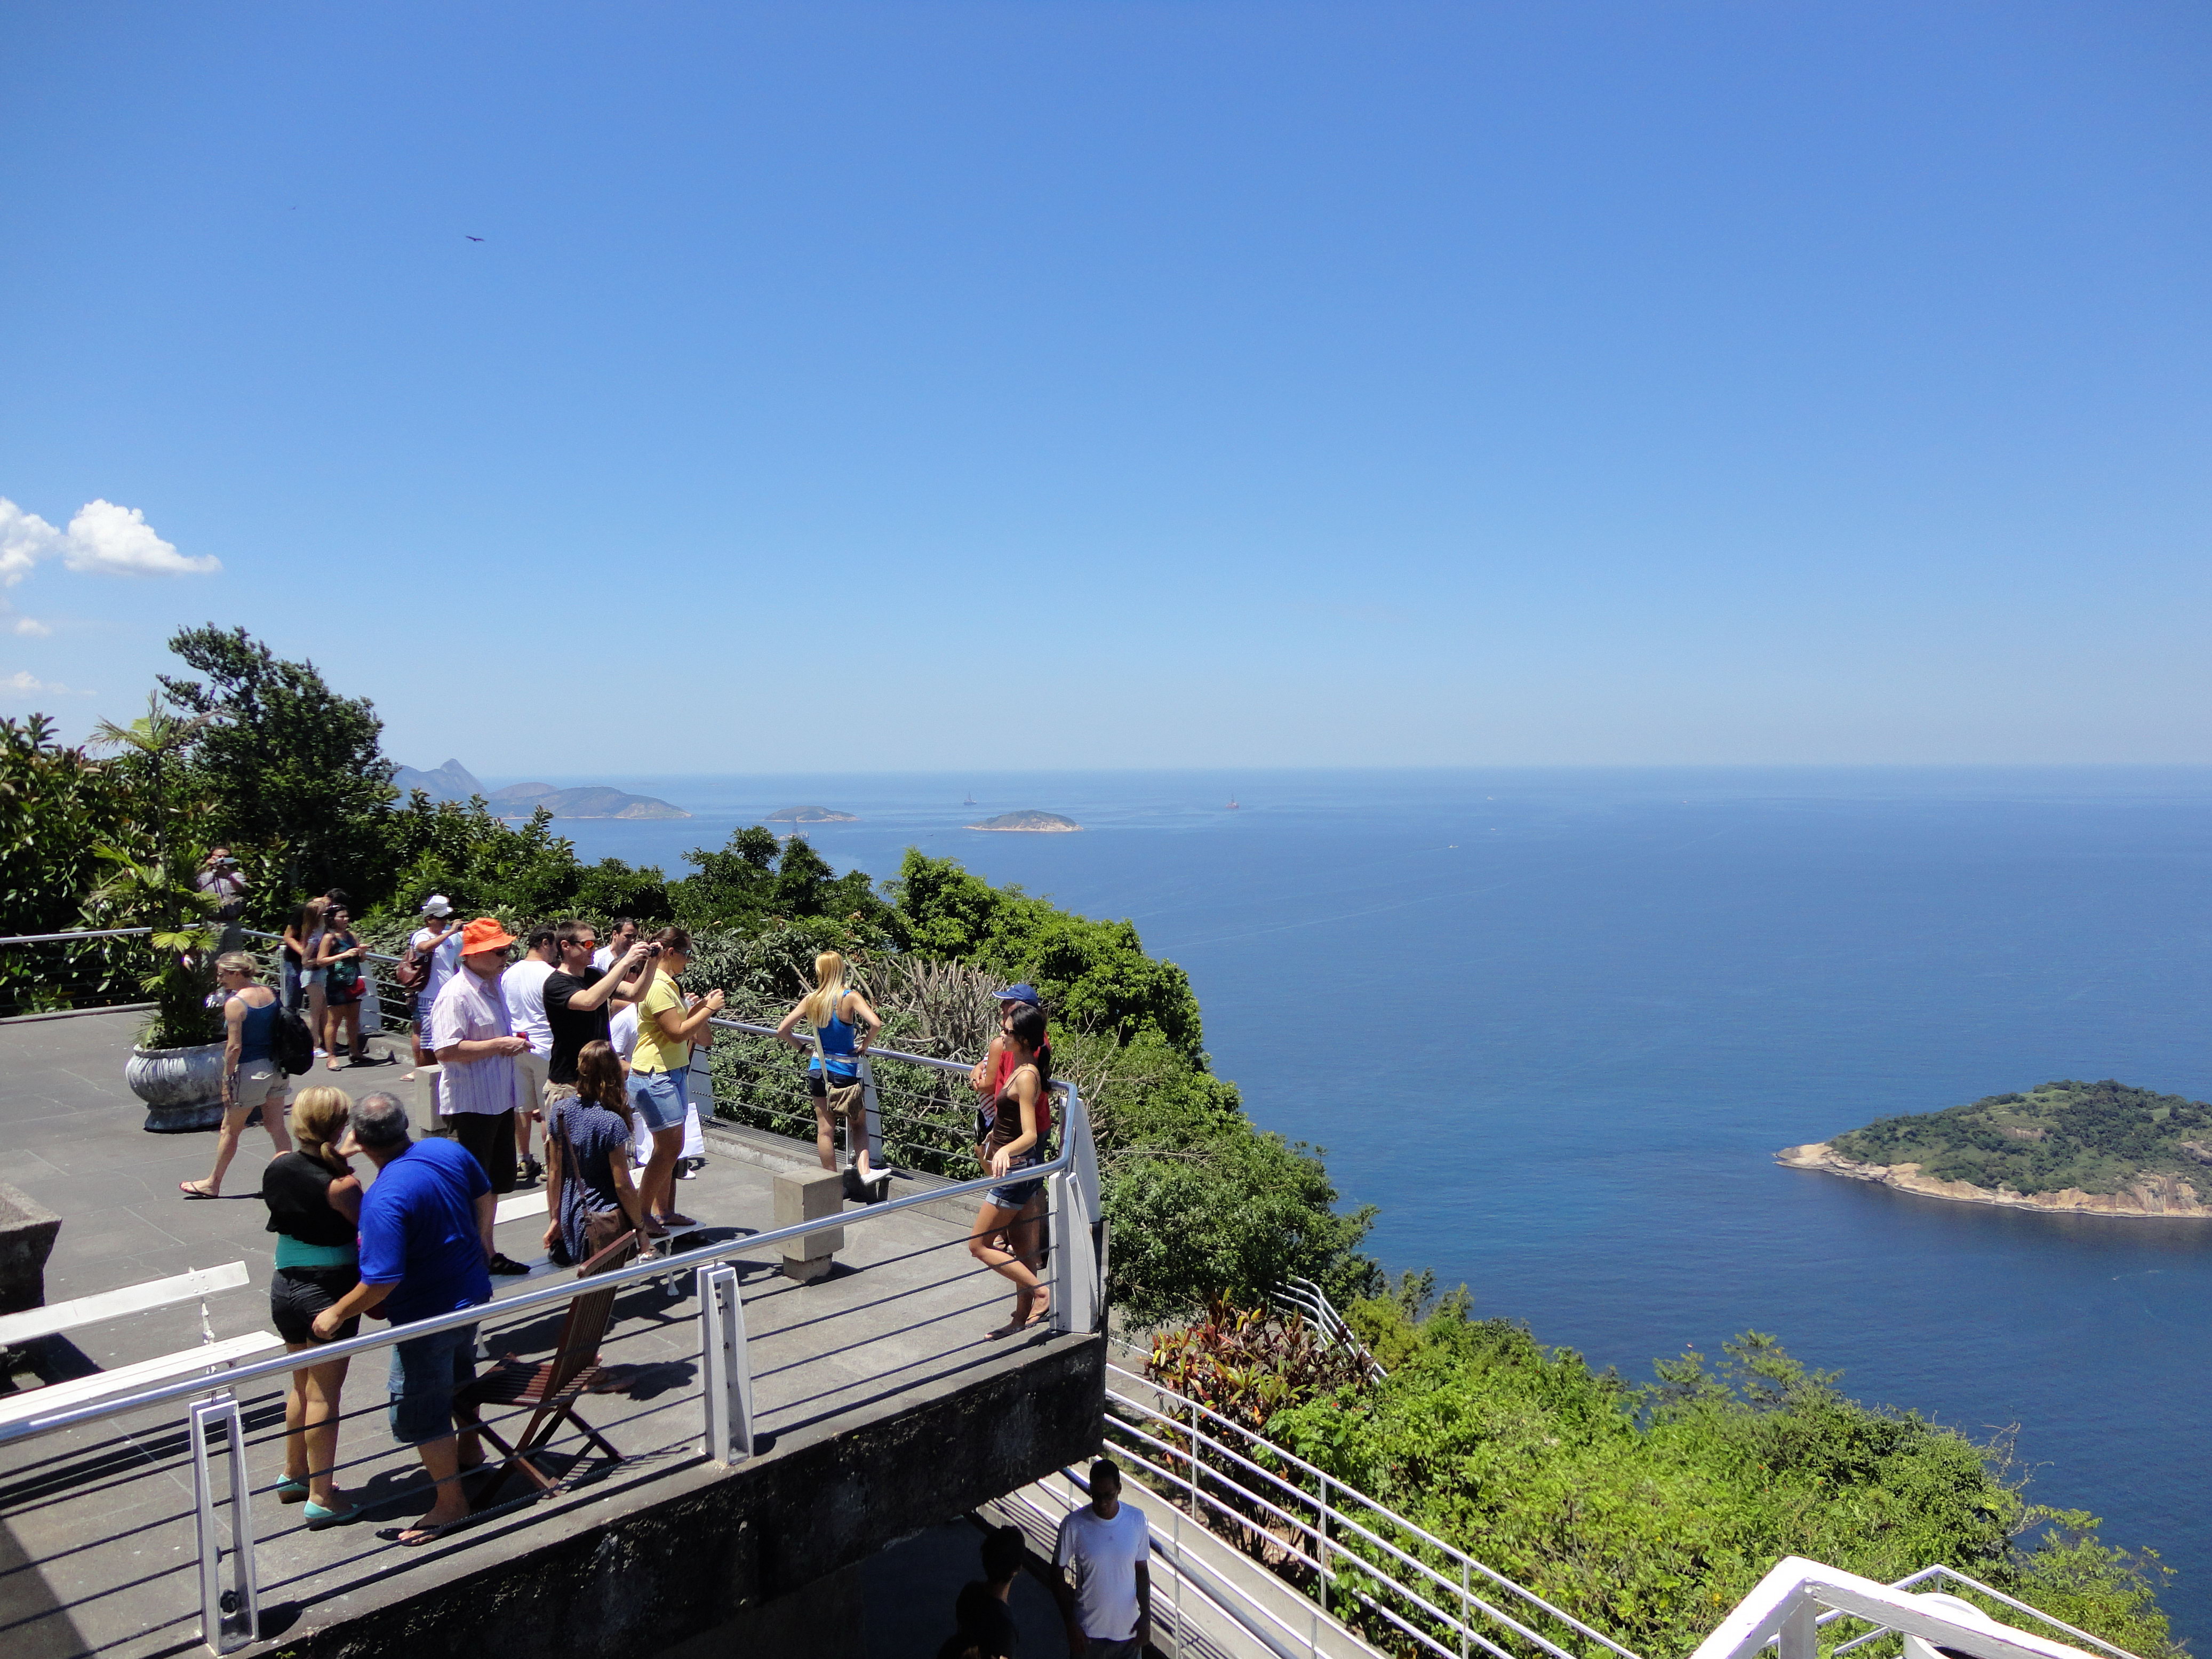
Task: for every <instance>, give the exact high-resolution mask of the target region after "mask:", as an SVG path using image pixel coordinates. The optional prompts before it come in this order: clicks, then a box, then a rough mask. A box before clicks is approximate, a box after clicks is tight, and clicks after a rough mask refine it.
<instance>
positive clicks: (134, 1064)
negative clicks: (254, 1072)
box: [123, 1042, 223, 1135]
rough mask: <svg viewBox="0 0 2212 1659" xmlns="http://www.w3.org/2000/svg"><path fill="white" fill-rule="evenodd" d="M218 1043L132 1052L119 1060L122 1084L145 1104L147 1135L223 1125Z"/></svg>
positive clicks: (219, 1048) (143, 1049)
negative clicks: (122, 1060)
mask: <svg viewBox="0 0 2212 1659" xmlns="http://www.w3.org/2000/svg"><path fill="white" fill-rule="evenodd" d="M222 1049H223V1045H222V1043H220V1042H202V1043H198V1044H196V1045H195V1046H193V1047H191V1048H133V1049H132V1050H131V1058H130V1059H129V1060H125V1061H124V1062H123V1081H124V1083H125V1085H128V1087H129V1088H130V1090H131V1093H132V1094H134V1095H136V1096H137V1097H138V1098H139V1099H141V1100H143V1101H144V1102H145V1103H146V1128H147V1131H148V1133H151V1134H157V1135H160V1134H181V1133H185V1132H186V1131H188V1130H192V1129H212V1128H214V1127H216V1125H217V1124H219V1123H221V1122H222Z"/></svg>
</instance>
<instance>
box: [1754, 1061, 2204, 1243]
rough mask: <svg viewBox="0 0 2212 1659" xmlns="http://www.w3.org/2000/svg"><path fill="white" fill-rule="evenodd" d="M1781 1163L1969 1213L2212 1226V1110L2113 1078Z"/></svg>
mask: <svg viewBox="0 0 2212 1659" xmlns="http://www.w3.org/2000/svg"><path fill="white" fill-rule="evenodd" d="M1775 1157H1776V1158H1778V1160H1779V1161H1780V1162H1782V1163H1784V1164H1789V1165H1790V1166H1792V1167H1793V1168H1797V1169H1813V1170H1826V1171H1828V1172H1829V1173H1831V1174H1834V1175H1841V1176H1850V1177H1852V1178H1853V1179H1856V1180H1860V1181H1878V1182H1882V1183H1883V1184H1884V1185H1886V1186H1892V1187H1897V1188H1902V1189H1904V1190H1905V1191H1908V1192H1917V1193H1924V1194H1928V1195H1929V1196H1930V1197H1935V1198H1949V1199H1957V1200H1964V1201H1966V1202H1969V1203H1979V1204H2005V1205H2011V1206H2018V1207H2021V1208H2027V1209H2039V1210H2079V1211H2085V1212H2092V1213H2103V1214H2111V1215H2155V1216H2185V1217H2191V1218H2198V1219H2204V1218H2212V1105H2208V1104H2207V1103H2205V1102H2203V1101H2201V1100H2189V1099H2185V1098H2184V1097H2182V1096H2180V1095H2162V1094H2159V1093H2157V1092H2156V1091H2153V1090H2149V1089H2137V1088H2132V1087H2130V1085H2127V1084H2124V1083H2116V1082H2114V1081H2112V1079H2109V1078H2108V1079H2106V1080H2105V1081H2103V1082H2101V1083H2082V1082H2079V1081H2076V1080H2075V1079H2070V1078H2069V1079H2060V1080H2059V1081H2057V1082H2055V1083H2044V1084H2039V1085H2037V1086H2036V1087H2034V1088H2033V1089H2030V1090H2028V1091H2027V1092H2026V1093H2024V1094H2021V1093H2015V1094H2004V1095H1984V1097H1982V1098H1981V1099H1979V1100H1975V1101H1969V1102H1968V1103H1966V1104H1965V1105H1963V1106H1953V1107H1950V1108H1948V1109H1946V1110H1943V1111H1940V1112H1921V1113H1917V1114H1915V1115H1911V1116H1905V1117H1884V1118H1877V1119H1875V1121H1873V1122H1872V1123H1869V1124H1868V1125H1867V1126H1866V1127H1864V1128H1863V1129H1853V1130H1852V1131H1850V1133H1848V1134H1840V1135H1838V1136H1836V1137H1835V1139H1832V1140H1825V1141H1818V1142H1815V1143H1814V1144H1812V1145H1809V1146H1785V1147H1784V1148H1783V1149H1782V1150H1781V1151H1780V1152H1778V1153H1776V1154H1775Z"/></svg>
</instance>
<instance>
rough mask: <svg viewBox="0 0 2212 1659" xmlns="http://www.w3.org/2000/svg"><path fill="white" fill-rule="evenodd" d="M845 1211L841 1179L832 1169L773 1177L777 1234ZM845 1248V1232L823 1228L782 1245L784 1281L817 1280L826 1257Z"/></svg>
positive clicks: (824, 1270)
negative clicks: (803, 1223)
mask: <svg viewBox="0 0 2212 1659" xmlns="http://www.w3.org/2000/svg"><path fill="white" fill-rule="evenodd" d="M844 1212H845V1178H844V1177H843V1176H842V1175H840V1174H839V1173H838V1172H837V1171H836V1170H779V1171H778V1172H777V1174H776V1177H775V1225H776V1227H777V1229H778V1230H779V1231H781V1229H783V1228H785V1227H796V1226H798V1225H799V1224H800V1223H801V1222H803V1221H819V1220H822V1219H824V1218H827V1217H829V1216H833V1215H842V1214H843V1213H844ZM844 1248H845V1230H844V1229H843V1228H842V1227H825V1228H823V1230H822V1231H820V1232H818V1233H803V1234H801V1235H800V1236H799V1237H797V1238H787V1239H786V1240H785V1241H784V1242H783V1273H784V1277H785V1278H787V1279H799V1280H802V1281H803V1280H805V1279H819V1278H821V1277H822V1276H823V1274H824V1273H828V1272H829V1266H830V1258H831V1257H832V1256H834V1255H836V1253H837V1252H838V1251H839V1250H842V1249H844Z"/></svg>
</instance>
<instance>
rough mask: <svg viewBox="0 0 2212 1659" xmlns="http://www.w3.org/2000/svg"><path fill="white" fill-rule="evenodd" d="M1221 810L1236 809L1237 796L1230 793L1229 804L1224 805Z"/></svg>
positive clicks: (1230, 810)
mask: <svg viewBox="0 0 2212 1659" xmlns="http://www.w3.org/2000/svg"><path fill="white" fill-rule="evenodd" d="M1222 810H1223V811H1227V812H1234V811H1237V810H1238V808H1237V797H1236V796H1234V795H1231V797H1230V798H1229V805H1227V806H1225V807H1224V808H1223V809H1222Z"/></svg>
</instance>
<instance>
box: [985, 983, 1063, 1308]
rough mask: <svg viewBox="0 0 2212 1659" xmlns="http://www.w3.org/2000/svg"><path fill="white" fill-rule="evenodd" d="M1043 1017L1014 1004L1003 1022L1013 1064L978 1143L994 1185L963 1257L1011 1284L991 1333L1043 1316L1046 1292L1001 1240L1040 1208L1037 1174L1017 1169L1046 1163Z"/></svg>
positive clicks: (1047, 1078)
mask: <svg viewBox="0 0 2212 1659" xmlns="http://www.w3.org/2000/svg"><path fill="white" fill-rule="evenodd" d="M1044 1032H1045V1026H1044V1016H1043V1015H1042V1013H1040V1012H1037V1011H1036V1009H1035V1008H1030V1007H1026V1006H1025V1007H1021V1008H1018V1009H1016V1010H1015V1011H1014V1013H1013V1015H1012V1018H1010V1019H1009V1020H1008V1021H1007V1022H1006V1048H1007V1049H1008V1051H1009V1053H1010V1054H1011V1057H1012V1061H1013V1065H1012V1069H1011V1070H1010V1071H1009V1072H1008V1073H1007V1074H1006V1083H1005V1085H1003V1086H1002V1087H1001V1088H1000V1091H999V1092H998V1093H997V1094H996V1095H995V1096H994V1097H993V1098H992V1103H991V1104H992V1115H991V1133H990V1134H989V1135H988V1136H987V1138H986V1139H985V1141H984V1144H983V1151H984V1154H985V1158H984V1163H985V1165H986V1167H987V1168H988V1169H989V1170H990V1172H991V1173H992V1174H993V1175H994V1176H997V1177H998V1181H999V1184H998V1185H997V1186H995V1187H994V1188H991V1190H990V1191H989V1192H987V1193H986V1194H983V1202H982V1204H981V1206H979V1207H978V1208H977V1210H976V1212H975V1227H974V1228H973V1229H972V1230H971V1231H970V1232H969V1238H968V1254H969V1255H972V1256H974V1257H975V1260H977V1261H980V1262H981V1263H982V1264H983V1265H984V1266H985V1267H988V1268H990V1269H991V1270H992V1271H993V1272H994V1273H1004V1274H1005V1275H1006V1277H1007V1278H1008V1279H1012V1280H1013V1281H1014V1284H1015V1286H1016V1287H1017V1291H1016V1295H1015V1297H1014V1311H1013V1316H1012V1318H1010V1319H1009V1320H1008V1321H1007V1322H1006V1323H1005V1324H1004V1325H1002V1326H1000V1328H998V1329H997V1330H995V1331H994V1332H992V1333H991V1334H992V1335H994V1336H1010V1335H1012V1334H1013V1333H1014V1332H1016V1331H1018V1330H1020V1329H1021V1328H1023V1327H1024V1326H1025V1325H1034V1324H1035V1323H1036V1322H1037V1321H1039V1320H1041V1319H1042V1318H1043V1317H1044V1316H1045V1315H1046V1314H1047V1313H1048V1311H1050V1307H1051V1292H1050V1291H1049V1290H1048V1289H1047V1287H1046V1286H1045V1285H1044V1283H1043V1281H1042V1280H1041V1279H1038V1277H1037V1276H1036V1270H1035V1268H1034V1267H1031V1266H1030V1263H1029V1262H1028V1261H1024V1259H1023V1258H1022V1256H1021V1255H1020V1254H1019V1253H1018V1251H1016V1250H1012V1249H1006V1248H1005V1246H1004V1245H1002V1244H1001V1243H1000V1237H1001V1235H1003V1234H1005V1233H1006V1232H1007V1231H1008V1230H1009V1229H1012V1227H1014V1225H1015V1224H1016V1222H1017V1220H1018V1218H1020V1216H1021V1215H1022V1212H1024V1210H1025V1209H1026V1208H1027V1207H1028V1206H1029V1205H1030V1202H1031V1200H1036V1202H1037V1203H1038V1204H1039V1205H1040V1206H1042V1202H1043V1197H1044V1177H1042V1176H1034V1177H1029V1178H1024V1174H1023V1172H1024V1170H1032V1169H1034V1168H1036V1166H1037V1165H1038V1164H1042V1163H1043V1162H1044V1161H1045V1156H1046V1154H1045V1146H1046V1145H1047V1143H1048V1141H1049V1140H1050V1139H1051V1137H1052V1089H1051V1084H1052V1073H1051V1065H1052V1061H1051V1060H1050V1058H1049V1057H1048V1056H1047V1055H1046V1054H1045V1053H1044V1049H1045V1041H1044Z"/></svg>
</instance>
